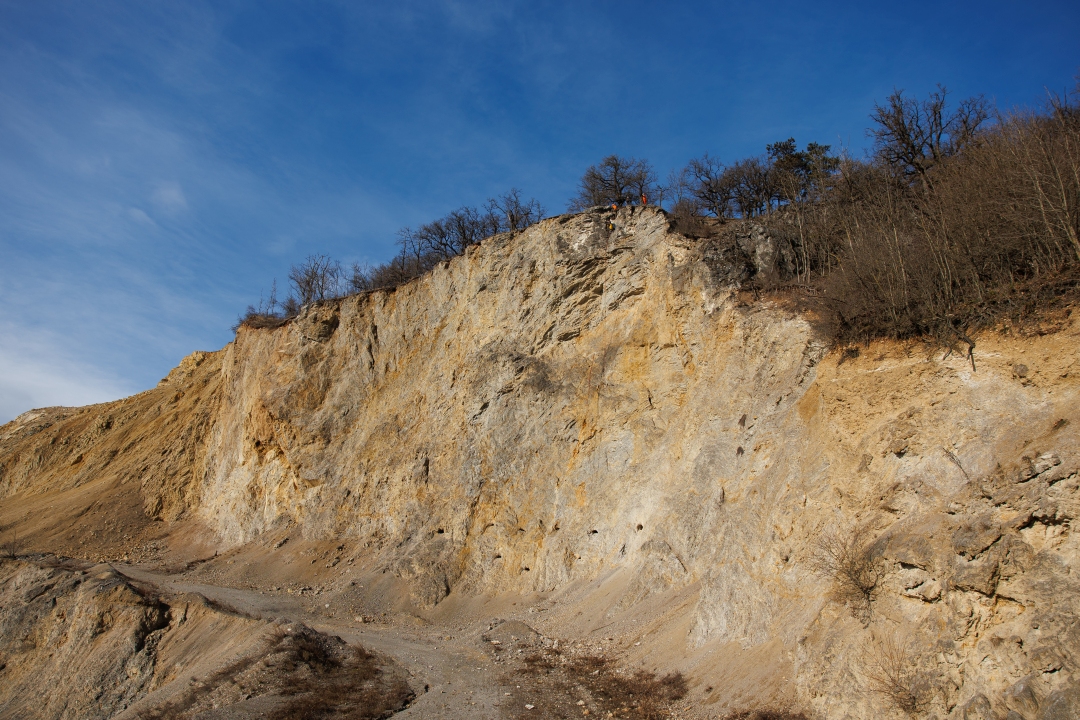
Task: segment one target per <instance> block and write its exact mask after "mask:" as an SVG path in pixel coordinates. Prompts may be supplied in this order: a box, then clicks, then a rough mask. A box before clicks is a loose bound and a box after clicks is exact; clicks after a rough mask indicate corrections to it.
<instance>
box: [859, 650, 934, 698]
mask: <svg viewBox="0 0 1080 720" xmlns="http://www.w3.org/2000/svg"><path fill="white" fill-rule="evenodd" d="M863 674H864V675H865V676H866V683H867V688H868V689H869V690H870V691H871V692H873V693H875V694H877V695H881V696H882V697H884V698H885V699H886V700H888V701H889V702H890V703H891V704H893V705H894V706H896V707H897V708H898V709H900V710H902V711H904V712H906V713H908V714H909V715H914V714H916V713H917V712H919V710H920V709H921V708H923V707H924V706H925V705H926V703H927V702H928V701H929V699H930V695H931V688H930V683H929V682H928V679H927V678H926V676H925V675H923V674H922V673H920V672H919V671H918V666H917V664H916V662H915V656H914V654H913V653H912V652H911V648H910V645H909V644H908V643H907V642H904V641H903V640H901V639H900V638H898V637H897V636H895V635H889V636H887V637H885V638H883V639H879V640H877V641H875V642H874V644H873V645H872V647H871V649H870V650H869V651H868V653H867V657H865V658H864V669H863Z"/></svg>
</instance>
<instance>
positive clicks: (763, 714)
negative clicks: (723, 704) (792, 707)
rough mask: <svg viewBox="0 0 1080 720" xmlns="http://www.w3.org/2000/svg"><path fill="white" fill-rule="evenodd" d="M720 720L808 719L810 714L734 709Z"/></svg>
mask: <svg viewBox="0 0 1080 720" xmlns="http://www.w3.org/2000/svg"><path fill="white" fill-rule="evenodd" d="M721 720H810V716H809V715H806V714H805V713H801V712H791V711H789V710H736V711H735V712H731V713H728V714H727V715H725V716H724V717H723V718H721Z"/></svg>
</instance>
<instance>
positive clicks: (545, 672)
mask: <svg viewBox="0 0 1080 720" xmlns="http://www.w3.org/2000/svg"><path fill="white" fill-rule="evenodd" d="M511 680H512V681H513V683H514V684H520V685H522V686H523V687H525V688H527V689H528V693H527V696H528V697H530V698H532V699H530V701H529V702H530V704H533V705H535V709H534V710H533V711H532V712H533V713H536V717H541V718H565V717H581V716H582V714H583V711H584V710H588V711H589V714H592V715H596V716H599V717H611V718H634V719H635V720H662V719H663V718H668V717H671V716H672V715H671V712H672V709H673V706H674V704H675V703H676V702H678V701H679V700H681V699H682V698H683V697H685V696H686V693H687V689H688V688H687V683H686V678H685V677H683V675H682V673H677V672H676V673H668V674H666V675H663V676H659V675H657V674H656V673H653V672H649V671H646V670H636V671H634V672H626V671H622V670H620V669H618V668H616V667H614V666H613V665H612V664H611V662H610V661H609V660H608V659H606V658H604V657H600V656H596V655H585V656H573V657H569V656H566V655H563V654H562V653H561V652H559V651H558V650H550V649H549V650H544V651H542V652H538V653H534V654H532V655H529V656H527V657H525V658H524V660H523V662H522V665H521V666H520V668H519V669H518V671H517V675H516V676H515V677H514V678H511ZM508 684H509V683H508ZM579 701H580V702H583V703H584V704H583V705H578V702H579ZM531 716H532V715H530V717H531Z"/></svg>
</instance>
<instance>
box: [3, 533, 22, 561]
mask: <svg viewBox="0 0 1080 720" xmlns="http://www.w3.org/2000/svg"><path fill="white" fill-rule="evenodd" d="M4 555H5V556H6V557H7V558H8V559H9V560H14V559H16V558H18V557H19V535H18V533H16V532H15V531H14V530H12V531H11V539H10V540H8V541H7V542H6V543H4Z"/></svg>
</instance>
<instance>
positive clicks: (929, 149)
mask: <svg viewBox="0 0 1080 720" xmlns="http://www.w3.org/2000/svg"><path fill="white" fill-rule="evenodd" d="M947 95H948V90H946V89H945V87H944V86H942V85H938V89H937V91H936V92H932V93H930V97H929V98H928V99H926V100H924V101H922V102H918V101H916V100H914V99H911V98H906V97H904V91H903V90H895V91H893V94H892V95H890V96H889V99H888V100H887V101H886V103H885V105H876V104H875V105H874V112H873V113H872V114H871V115H870V119H871V120H873V121H874V124H875V127H874V128H872V129H871V130H870V135H871V137H873V138H874V145H875V151H876V153H877V156H878V158H880V159H881V160H882V161H883V162H884V163H885V164H886V165H888V166H889V167H891V168H893V169H894V170H895V171H896V172H898V173H899V174H900V175H901V176H902V177H904V178H905V179H907V180H908V181H912V180H916V179H917V180H918V181H919V182H921V183H922V184H923V186H924V187H925V188H926V189H927V190H933V180H932V179H931V177H930V169H931V168H932V167H934V166H935V165H937V164H938V163H940V162H941V161H942V160H943V159H944V158H947V157H950V156H952V155H955V154H957V153H958V152H960V151H961V150H963V149H964V148H965V147H967V146H968V145H970V144H971V142H972V141H973V140H974V139H975V137H976V136H977V134H978V131H979V127H980V126H981V125H982V124H983V123H984V122H985V121H986V119H987V118H988V117H989V114H990V113H989V106H988V104H987V102H986V101H985V100H984V99H983V98H982V96H981V95H980V96H978V97H973V98H968V99H966V100H963V101H961V102H960V104H959V105H958V106H957V108H956V110H955V111H953V112H951V113H950V112H948V110H947V108H946V97H947Z"/></svg>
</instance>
